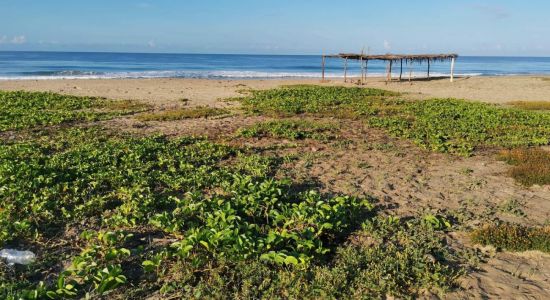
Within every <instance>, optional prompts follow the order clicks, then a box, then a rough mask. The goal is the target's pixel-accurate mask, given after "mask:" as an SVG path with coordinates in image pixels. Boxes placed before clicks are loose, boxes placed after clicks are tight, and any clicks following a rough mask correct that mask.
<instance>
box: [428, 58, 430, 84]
mask: <svg viewBox="0 0 550 300" xmlns="http://www.w3.org/2000/svg"><path fill="white" fill-rule="evenodd" d="M428 79H430V59H429V58H428Z"/></svg>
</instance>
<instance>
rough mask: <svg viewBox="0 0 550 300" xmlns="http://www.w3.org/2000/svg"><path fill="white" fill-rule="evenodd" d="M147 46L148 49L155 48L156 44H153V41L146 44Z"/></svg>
mask: <svg viewBox="0 0 550 300" xmlns="http://www.w3.org/2000/svg"><path fill="white" fill-rule="evenodd" d="M147 46H149V48H156V47H157V44H156V43H155V41H153V40H150V41H149V42H147Z"/></svg>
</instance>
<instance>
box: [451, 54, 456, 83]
mask: <svg viewBox="0 0 550 300" xmlns="http://www.w3.org/2000/svg"><path fill="white" fill-rule="evenodd" d="M454 79H455V58H454V57H453V58H451V82H453V81H454Z"/></svg>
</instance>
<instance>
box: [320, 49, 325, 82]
mask: <svg viewBox="0 0 550 300" xmlns="http://www.w3.org/2000/svg"><path fill="white" fill-rule="evenodd" d="M321 68H322V69H323V74H322V76H321V81H325V56H324V55H323V62H322V63H321Z"/></svg>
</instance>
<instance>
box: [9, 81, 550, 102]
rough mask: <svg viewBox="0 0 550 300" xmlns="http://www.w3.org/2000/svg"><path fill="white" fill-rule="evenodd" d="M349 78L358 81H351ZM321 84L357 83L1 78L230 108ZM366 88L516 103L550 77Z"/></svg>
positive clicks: (43, 87) (549, 89)
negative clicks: (243, 98) (275, 91)
mask: <svg viewBox="0 0 550 300" xmlns="http://www.w3.org/2000/svg"><path fill="white" fill-rule="evenodd" d="M349 81H356V79H353V78H352V79H350V80H349ZM295 84H316V85H327V86H331V85H342V86H357V84H356V83H352V82H348V83H344V82H343V79H331V80H328V81H326V82H323V83H322V82H321V81H320V80H319V79H269V80H265V79H248V80H242V79H241V80H238V79H235V80H218V79H179V78H155V79H52V80H6V81H0V89H2V90H27V91H50V92H56V93H62V94H69V95H78V96H98V97H106V98H111V99H132V100H142V101H146V102H148V103H151V104H153V105H155V106H158V107H165V106H168V107H169V106H171V105H174V104H178V103H181V102H180V101H179V100H181V99H188V100H190V101H189V105H192V106H197V105H208V106H224V105H225V103H223V102H220V101H218V100H219V99H224V98H229V97H236V96H240V95H241V94H240V93H239V91H242V90H245V89H269V88H275V87H278V86H282V85H295ZM363 87H373V88H382V89H387V90H391V91H397V92H401V93H407V94H408V95H409V96H411V97H412V98H416V99H427V98H458V99H467V100H474V101H484V102H490V103H499V104H505V103H507V102H510V101H550V76H487V77H485V76H479V77H462V78H456V79H455V82H453V83H451V82H449V80H448V79H447V78H444V79H433V80H429V81H428V80H415V81H413V82H412V83H409V82H408V81H406V80H403V81H401V82H397V81H393V82H390V83H386V81H385V80H384V79H382V78H368V79H367V82H366V84H365V85H363Z"/></svg>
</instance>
